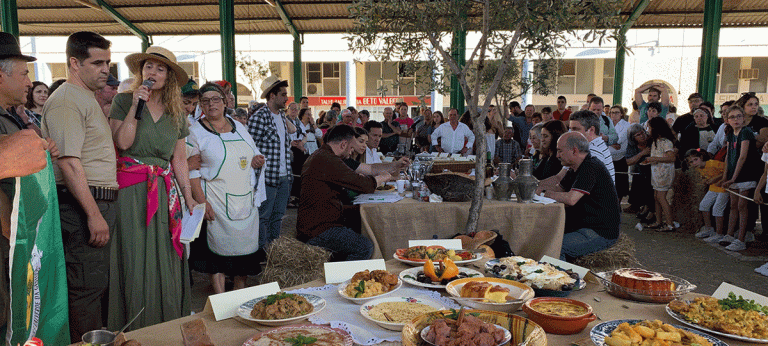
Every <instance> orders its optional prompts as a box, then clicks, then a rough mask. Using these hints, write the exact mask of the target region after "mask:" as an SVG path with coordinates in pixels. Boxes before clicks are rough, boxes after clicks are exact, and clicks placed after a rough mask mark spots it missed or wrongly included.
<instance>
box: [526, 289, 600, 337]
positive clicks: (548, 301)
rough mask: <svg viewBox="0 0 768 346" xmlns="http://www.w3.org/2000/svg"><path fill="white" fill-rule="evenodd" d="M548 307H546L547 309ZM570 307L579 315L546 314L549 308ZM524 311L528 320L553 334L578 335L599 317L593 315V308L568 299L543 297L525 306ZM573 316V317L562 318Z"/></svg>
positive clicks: (532, 300) (528, 302)
mask: <svg viewBox="0 0 768 346" xmlns="http://www.w3.org/2000/svg"><path fill="white" fill-rule="evenodd" d="M545 306H546V307H545ZM552 306H555V307H558V306H560V307H570V308H573V310H574V311H578V313H570V314H568V313H556V312H550V313H544V312H542V310H546V309H547V308H548V307H552ZM523 311H524V312H525V313H526V314H528V319H530V320H531V321H534V322H536V324H538V325H540V326H541V327H542V328H544V331H546V332H547V333H552V334H576V333H579V332H581V331H582V330H584V328H586V327H587V324H589V322H592V321H594V320H595V319H596V318H597V316H595V315H594V314H593V313H592V307H591V306H589V305H588V304H585V303H582V302H580V301H578V300H573V299H568V298H555V297H541V298H534V299H531V300H529V301H527V302H525V304H523ZM561 315H573V316H561Z"/></svg>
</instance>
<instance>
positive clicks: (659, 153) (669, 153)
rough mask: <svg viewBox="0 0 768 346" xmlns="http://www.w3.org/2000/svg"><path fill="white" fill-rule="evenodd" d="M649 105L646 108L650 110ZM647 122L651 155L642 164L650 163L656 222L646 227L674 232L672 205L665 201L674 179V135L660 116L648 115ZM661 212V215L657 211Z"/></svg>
mask: <svg viewBox="0 0 768 346" xmlns="http://www.w3.org/2000/svg"><path fill="white" fill-rule="evenodd" d="M650 109H651V108H650V107H649V108H648V110H649V111H650ZM648 113H649V118H650V119H649V120H648V122H647V124H648V129H649V130H650V131H649V132H650V137H651V138H650V142H651V156H650V157H648V158H646V159H645V161H643V164H646V165H648V164H650V165H651V186H653V197H654V200H655V201H656V213H657V216H663V219H664V221H665V222H661V220H662V218H661V217H657V218H656V222H655V223H653V224H651V225H648V226H647V228H649V229H655V230H657V231H659V232H674V231H676V230H677V228H676V227H675V224H674V222H672V207H671V206H670V205H669V202H667V192H668V191H669V189H670V188H672V181H673V180H674V179H675V157H676V154H675V142H676V140H675V135H674V134H673V133H672V129H671V128H670V127H669V124H667V122H666V121H665V120H664V119H662V118H661V117H650V113H651V112H648ZM659 212H661V215H658V213H659Z"/></svg>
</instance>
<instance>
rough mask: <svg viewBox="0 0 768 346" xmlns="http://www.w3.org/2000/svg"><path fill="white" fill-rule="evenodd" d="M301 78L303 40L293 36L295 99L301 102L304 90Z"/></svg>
mask: <svg viewBox="0 0 768 346" xmlns="http://www.w3.org/2000/svg"><path fill="white" fill-rule="evenodd" d="M302 80H303V79H302V78H301V40H299V39H298V38H297V37H294V38H293V101H294V102H299V99H300V98H301V96H302V94H303V92H304V86H303V85H302Z"/></svg>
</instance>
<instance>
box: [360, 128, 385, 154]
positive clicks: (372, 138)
mask: <svg viewBox="0 0 768 346" xmlns="http://www.w3.org/2000/svg"><path fill="white" fill-rule="evenodd" d="M363 128H364V129H365V130H366V131H368V142H366V143H365V144H366V148H365V163H368V164H372V163H381V157H379V142H381V136H382V131H383V130H382V126H381V123H380V122H378V121H374V120H371V121H368V122H366V123H365V124H364V125H363Z"/></svg>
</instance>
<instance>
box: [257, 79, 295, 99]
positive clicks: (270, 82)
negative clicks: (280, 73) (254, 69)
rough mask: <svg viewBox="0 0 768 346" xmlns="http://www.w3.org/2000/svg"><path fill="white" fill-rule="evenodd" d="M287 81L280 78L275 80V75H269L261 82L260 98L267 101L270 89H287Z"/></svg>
mask: <svg viewBox="0 0 768 346" xmlns="http://www.w3.org/2000/svg"><path fill="white" fill-rule="evenodd" d="M287 86H288V81H287V80H281V79H280V78H277V76H275V75H271V76H269V77H267V79H265V80H264V81H263V82H261V98H263V99H265V100H266V99H267V94H269V92H270V91H272V89H274V88H277V87H287Z"/></svg>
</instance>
